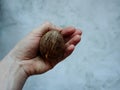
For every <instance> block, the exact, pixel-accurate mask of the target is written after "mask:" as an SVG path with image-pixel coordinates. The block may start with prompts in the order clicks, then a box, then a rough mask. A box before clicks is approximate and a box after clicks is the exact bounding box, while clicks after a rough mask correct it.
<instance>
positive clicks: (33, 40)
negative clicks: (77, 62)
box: [11, 22, 82, 76]
mask: <svg viewBox="0 0 120 90" xmlns="http://www.w3.org/2000/svg"><path fill="white" fill-rule="evenodd" d="M49 30H59V31H61V34H62V35H63V37H64V40H65V46H66V47H67V48H66V50H65V54H64V57H63V59H65V58H66V57H68V56H69V55H70V54H71V53H72V52H73V50H74V48H75V46H76V45H77V44H78V42H79V41H80V39H81V34H82V32H81V31H80V30H78V29H75V28H74V27H67V28H64V29H62V28H59V27H57V26H54V25H52V24H51V23H49V22H47V23H44V24H43V25H42V26H40V27H38V28H37V29H35V30H33V31H32V32H31V33H30V34H29V35H28V36H26V37H25V38H24V39H23V40H21V41H20V42H19V43H18V44H17V45H16V47H15V48H14V49H13V50H12V51H11V56H12V57H14V58H15V60H17V61H18V62H19V63H20V64H21V66H22V68H23V69H24V71H25V73H26V74H27V76H30V75H33V74H41V73H44V72H46V71H48V70H50V69H51V68H53V67H54V66H55V65H56V64H57V63H59V62H60V61H62V60H63V59H61V60H60V61H58V62H57V63H56V62H53V65H51V64H50V63H49V62H44V60H42V58H41V57H40V56H39V54H38V53H39V43H40V38H41V37H42V35H43V34H45V33H46V32H48V31H49Z"/></svg>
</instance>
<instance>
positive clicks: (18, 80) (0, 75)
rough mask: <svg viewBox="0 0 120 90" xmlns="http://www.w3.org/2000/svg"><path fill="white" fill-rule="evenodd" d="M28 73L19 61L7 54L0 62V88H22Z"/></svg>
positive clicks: (16, 89)
mask: <svg viewBox="0 0 120 90" xmlns="http://www.w3.org/2000/svg"><path fill="white" fill-rule="evenodd" d="M26 79H27V75H26V73H25V72H24V70H23V68H22V67H21V64H20V63H19V61H17V60H15V59H14V58H13V57H12V56H10V55H7V56H6V57H5V58H4V59H3V60H2V61H1V63H0V90H21V89H22V87H23V85H24V83H25V81H26Z"/></svg>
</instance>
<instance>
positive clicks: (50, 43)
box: [40, 30, 65, 61]
mask: <svg viewBox="0 0 120 90" xmlns="http://www.w3.org/2000/svg"><path fill="white" fill-rule="evenodd" d="M64 52H65V42H64V39H63V36H62V35H61V33H60V32H59V31H57V30H51V31H49V32H47V33H45V34H44V35H43V36H42V37H41V39H40V55H41V57H42V58H43V59H44V60H49V61H53V60H54V61H58V60H60V59H62V58H63V56H64Z"/></svg>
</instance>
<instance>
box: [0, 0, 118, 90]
mask: <svg viewBox="0 0 120 90" xmlns="http://www.w3.org/2000/svg"><path fill="white" fill-rule="evenodd" d="M45 21H51V22H52V23H54V24H55V25H58V26H62V27H65V26H75V27H77V28H80V29H82V31H83V36H82V41H81V43H80V44H79V45H77V47H76V50H75V51H74V52H73V54H72V55H71V56H70V57H68V58H67V59H66V60H65V61H63V62H61V63H60V64H58V65H57V66H56V67H55V68H54V69H53V70H51V71H49V72H47V73H45V74H42V75H37V76H32V77H30V78H29V79H28V80H27V82H26V84H25V86H24V88H23V90H119V89H120V0H0V59H2V58H3V57H4V56H5V55H6V54H7V53H8V52H9V51H10V50H11V49H12V48H13V47H14V45H15V44H16V43H17V42H18V41H19V40H20V39H22V38H23V37H24V36H25V35H26V34H27V33H28V32H30V31H31V30H32V29H33V28H35V27H37V26H39V25H40V24H42V23H43V22H45Z"/></svg>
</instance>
